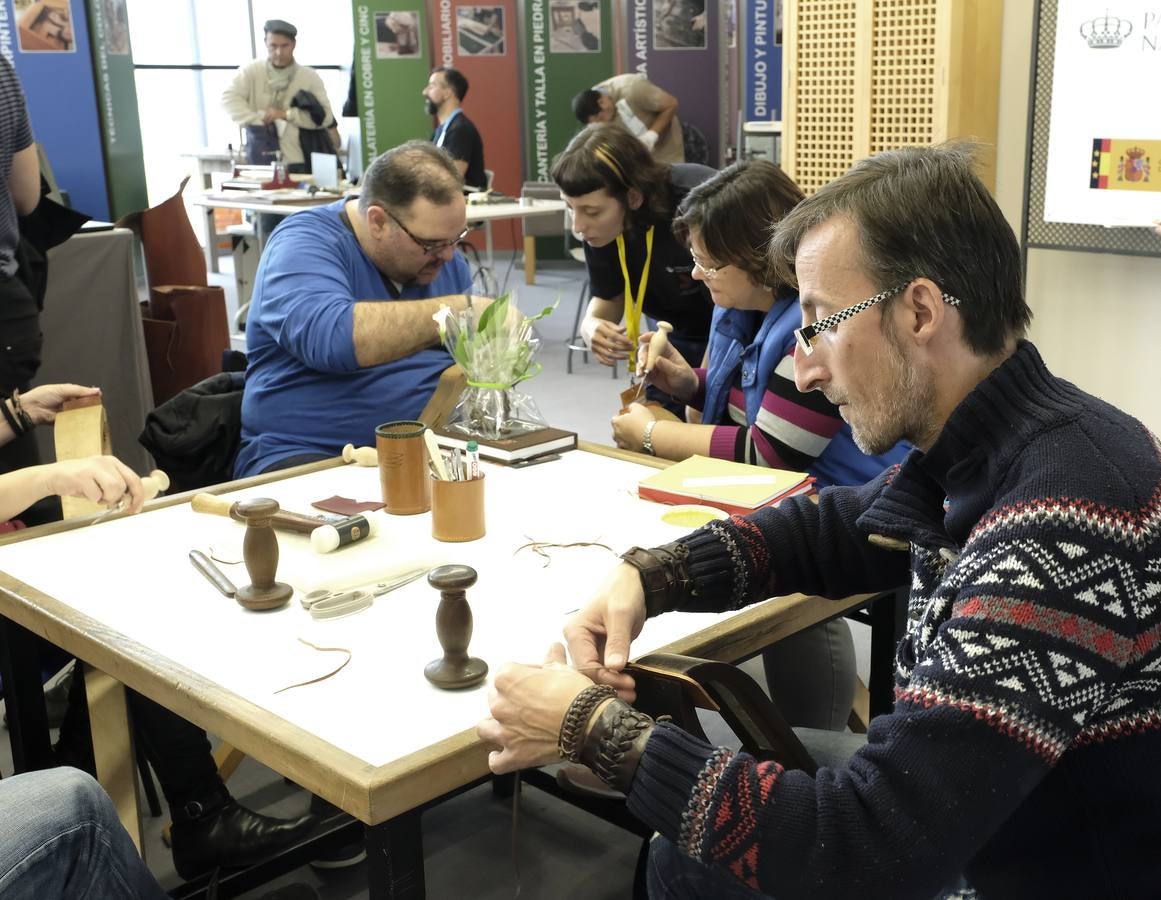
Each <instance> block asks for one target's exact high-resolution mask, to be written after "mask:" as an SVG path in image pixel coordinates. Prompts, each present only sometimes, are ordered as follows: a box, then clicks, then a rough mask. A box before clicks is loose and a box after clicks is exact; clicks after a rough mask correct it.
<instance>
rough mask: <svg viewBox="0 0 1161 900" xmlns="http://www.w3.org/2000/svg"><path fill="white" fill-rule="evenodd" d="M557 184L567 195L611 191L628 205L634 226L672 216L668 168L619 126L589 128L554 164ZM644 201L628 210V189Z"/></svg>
mask: <svg viewBox="0 0 1161 900" xmlns="http://www.w3.org/2000/svg"><path fill="white" fill-rule="evenodd" d="M551 174H552V180H553V181H555V182H556V186H557V187H559V188H560V190H561V191H562V192H563V193H564V195H565V196H566V197H583V196H584V195H585V194H591V193H592V192H593V191H599V190H602V189H603V190H606V191H608V192H609V196H611V197H613V198H614V199H615V200H617V201H619V202H620V203H621V204H622V205H623V206H624V207H625V213H626V218H627V220H628V224H629V226H630V227H642V228H647V227H649V226H650V225H660V224H661V223H663V222H668V221H669V218H670V216H672V215H673V196H672V189H671V188H670V186H669V166H667V165H664V164H662V163H659V162H657V161H656V160H654V159H653V155H652V154H651V153H650V152H649V151H648V150H646V149H645V145H644V144H642V143H641V142H640V141H639V140H637V138H635V137H634V136H633V135H632V134H631V133H630V132H629V130H628V129H627V128H625V127H624V126H623V125H621V124H620V123H616V122H608V123H604V124H594V125H589V126H588V127H587V128H584V129H583V130H582V131H581V132H580V133H579V134H578V135H577V136H576V137H574V138H573V139H572V140H571V141H569V144H568V146H567V147H565V148H564V150H562V151H561V152H560V154H558V155H557V157H556V159H554V160H553V161H552V173H551ZM630 188H636V189H637V190H638V191H639V192H640V193H641V196H642V198H643V200H644V202H643V203H642V204H641V206H640V207H638V208H637V209H629V189H630Z"/></svg>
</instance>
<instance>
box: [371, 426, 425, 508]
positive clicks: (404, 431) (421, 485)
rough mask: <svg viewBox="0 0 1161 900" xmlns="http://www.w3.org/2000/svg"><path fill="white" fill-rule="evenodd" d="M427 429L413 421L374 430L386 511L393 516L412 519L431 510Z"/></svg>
mask: <svg viewBox="0 0 1161 900" xmlns="http://www.w3.org/2000/svg"><path fill="white" fill-rule="evenodd" d="M426 430H427V426H426V425H424V424H423V423H422V422H413V421H406V422H388V423H386V424H385V425H380V426H379V427H378V428H376V429H375V447H376V449H377V451H378V453H379V483H380V485H381V486H382V488H383V508H384V509H385V510H386V511H387V512H389V513H391V514H392V515H397V516H412V515H415V514H416V513H422V512H427V511H428V510H429V509H431V488H430V487H429V484H428V482H429V478H428V475H427V446H426V444H424V441H423V432H424V431H426Z"/></svg>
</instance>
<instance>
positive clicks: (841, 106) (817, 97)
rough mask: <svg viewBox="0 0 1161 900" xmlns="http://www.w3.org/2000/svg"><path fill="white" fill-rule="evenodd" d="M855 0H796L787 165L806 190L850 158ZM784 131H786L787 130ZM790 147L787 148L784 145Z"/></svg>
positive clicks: (824, 180) (842, 168)
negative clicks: (790, 145)
mask: <svg viewBox="0 0 1161 900" xmlns="http://www.w3.org/2000/svg"><path fill="white" fill-rule="evenodd" d="M858 6H859V2H858V0H815V2H809V3H799V4H798V8H797V16H796V23H795V31H794V45H793V50H792V51H791V52H792V53H793V58H792V59H790V60H788V65H790V66H792V67H793V70H794V72H795V75H796V77H794V78H793V79H791V90H792V94H793V96H792V97H790V98H789V102H788V103H787V104H786V108H787V113H788V114H789V115H790V116H793V117H794V118H793V123H792V124H791V123H787V124H788V125H790V127H791V128H792V131H793V138H792V140H793V148H792V152H793V161H792V162H791V161H790V160H788V163H790V164H789V165H788V166H787V168H788V169H789V170H791V175H792V177H793V178H794V180H795V181H796V182H798V184H799V186H800V187H801V188H802V189H803V190H804V191H806V193H808V194H809V193H811V192H813V191H815V190H817V189H818V188H820V187H822V185H824V184H826V183H827V182H828V181H832V180H833V179H834V178H836V177H837V176H839V175H841V174H842V173H843V172H845V171H846V170H847V169H849V168H850V166H851V163H853V162H854V160H855V157H854V152H853V148H854V142H855V127H856V126H855V116H856V104H857V98H856V90H857V82H858V78H857V70H858V66H857V60H856V37H857V30H858V29H857V24H858ZM787 136H788V137H789V134H788V135H787ZM789 149H790V148H788V150H789Z"/></svg>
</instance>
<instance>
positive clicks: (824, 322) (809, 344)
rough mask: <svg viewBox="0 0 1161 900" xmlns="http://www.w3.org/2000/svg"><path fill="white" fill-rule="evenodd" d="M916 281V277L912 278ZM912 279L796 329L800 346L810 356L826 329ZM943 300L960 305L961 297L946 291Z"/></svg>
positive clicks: (881, 300) (869, 305)
mask: <svg viewBox="0 0 1161 900" xmlns="http://www.w3.org/2000/svg"><path fill="white" fill-rule="evenodd" d="M912 281H914V279H912ZM912 281H905V282H903V284H900V285H896V286H895V287H893V288H888V289H887V290H885V291H880V292H879V293H877V294H875V296H874V297H868V298H867V299H866V300H860V301H859V302H858V303H856V304H854V305H853V306H848V307H847V308H846V309H840V310H839V311H838V312H836V313H831V314H830V315H829V316H827V317H826V318H824V319H819V320H818V321H817V322H812V323H811V324H809V325H803V326H802V327H801V328H796V329H794V337H795V338H797V340H798V346H799V348H800V349H801V350H802V352H803V353H804V354H806V355H807V356H810V354H811V353H813V352H814V342H815V341H816V340H817V339H818V336H819V335H820V334H822V333H823V332H824V331H829V330H830V329H832V328H834V327H835V326H836V325H838V324H839V323H840V322H845V321H846V320H847V319H849V318H851V317H852V316H857V315H858V314H859V313H861V312H862V311H863V310H864V309H870V308H871V307H872V306H874V305H875V304H876V303H882V302H883V301H884V300H888V299H890V298H891V297H894V296H895V295H896V294H899V293H902V292H903V291H905V290H906V289H907V288H908V287H910V286H911V284H912ZM943 302H944V303H946V304H947V305H948V306H959V298H958V297H953V296H952V295H951V294H949V293H947V292H946V291H944V292H943Z"/></svg>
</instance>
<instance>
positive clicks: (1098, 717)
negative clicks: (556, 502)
mask: <svg viewBox="0 0 1161 900" xmlns="http://www.w3.org/2000/svg"><path fill="white" fill-rule="evenodd" d="M771 253H772V255H773V262H774V263H775V265H776V267H777V268H778V269H779V270H780V271H781V272H782V273H783V274H784V275H785V276H786V277H787V278H788V279H789V280H790V281H791V282H792V283H797V284H798V286H799V289H800V294H801V297H802V306H803V318H804V321H805V323H806V324H805V325H804V327H803V328H802V329H801V330H800V333H799V334H800V341H801V343H800V350H799V353H798V354H797V356H796V372H795V375H796V380H797V382H798V385H799V387H800V388H801V389H804V390H805V389H816V390H821V391H823V392H824V393H825V394H826V395H827V397H828V398H829V399H830V400H831V401H832V402H834V403H836V404H837V405H838V406H839V408H840V410H841V412H842V415H843V418H844V419H845V420H846V421H847V422H849V423H850V425H851V428H852V430H853V432H854V434H855V438H856V441H858V442H859V445H860V446H861V447H862V448H863V449H864V450H865V451H866V452H869V453H875V452H880V451H881V450H883V449H885V448H886V447H888V446H890V445H891V444H893V443H894V442H896V441H897V440H899V439H901V438H902V439H907V440H909V441H911V443H912V444H914V445H915V447H916V448H918V449H917V450H916V451H915V452H913V453H912V454H911V455H910V456H909V457H908V458H907V460H906V461H905V462H904V463H903V464H902V465H901V466H900V467H897V468H895V469H892V470H889V471H888V472H886V473H884V475H883V476H881V477H880V478H878V479H876V480H875V481H873V482H871V483H870V484H868V485H866V486H864V487H860V488H842V487H838V488H831V489H828V490H825V491H823V492H822V494H821V495H820V497H819V502H818V504H817V505H815V504H813V503H810V502H809V501H805V500H801V499H794V500H790V501H787V502H786V503H783V504H782V505H781V506H780V507H779V508H778V509H767V510H762V511H760V512H758V513H756V514H754V515H752V516H750V517H747V518H737V517H735V518H731V519H730V520H728V521H726V522H715V523H711V524H710V525H709V526H707V527H705V528H703V529H701V530H700V531H697V532H694V533H693V534H691V535H689V536H687V537H686V538H684V539H683V540H680V541H677V542H676V543H674V544H670V545H667V546H666V547H661V548H656V549H654V550H649V551H647V550H641V549H638V548H634V549H633V550H630V551H629V552H628V553H626V554H625V556H624V559H625V560H626V563H627V564H622V565H620V566H618V567H617V569H615V570H614V571H613V572H612V573H611V575H610V576H609V578H608V579H607V580H606V581H605V583H604V584H603V586H602V587H601V589H600V590H599V592H598V594H597V596H596V598H595V599H594V600H593V601H592V602H591V603H590V604H589V605H588V606H586V607H585V608H584V609H582V610H581V611H580V612H579V613H578V614H577V615H576V616H575V617H574V618H573V619H572V620H571V621H570V623H569V625H568V627H567V628H566V629H565V634H566V637H567V638H568V642H569V649H570V651H571V653H572V656H573V661H574V664H575V665H576V666H577V667H578V668H580V669H582V670H583V669H586V668H587V667H589V666H597V665H602V664H603V665H604V666H606V667H607V668H606V669H605V670H602V671H601V672H600V673H599V674H600V675H601V678H600V681H603V682H607V683H608V684H610V685H613V686H615V687H617V688H618V689H619V692H620V694H621V697H620V698H613V697H609V696H605V695H602V694H601V691H602V689H604V688H605V685H592V684H590V682H589V681H588V679H587V678H586V676H585V675H584V674H581V673H580V672H577V671H575V670H573V669H570V668H567V667H566V666H565V665H564V664H563V653H562V650H563V648H560V647H559V646H558V647H556V648H554V659H555V660H556V661H557V662H558V663H559V664H554V663H550V664H548V665H546V666H545V667H543V668H531V667H523V666H515V665H510V666H507V667H505V668H504V669H502V670H501V671H500V672H499V673H498V674H497V677H496V681H495V693H494V695H493V697H492V698H491V700H492V702H491V708H492V715H493V717H494V718H491V719H486V720H485V721H484V722H482V723H481V724H480V728H479V731H480V734H481V735H482V736H483V737H484V738H485V739H486V740H488V741H490V742H492V743H494V744H496V745H497V746H498V747H499V748H500V749H499V750H497V751H495V752H494V753H493V754H492V756H491V759H490V763H491V766H492V769H493V770H494V771H497V772H502V771H509V770H512V769H516V768H521V767H525V766H530V765H537V764H541V763H544V762H546V761H548V760H550V759H553V758H556V757H557V756H558V755H559V754H560V750H558V739H562V744H563V747H562V749H563V751H564V752H566V753H569V752H571V753H573V754H574V755H576V756H578V757H579V758H580V759H581V761H582V762H586V763H587V764H589V765H590V766H592V767H594V768H595V769H596V770H597V771H598V772H600V773H603V776H604V777H606V780H607V781H609V782H610V783H611V784H614V785H616V786H618V787H620V788H621V789H622V790H625V791H626V792H627V793H628V796H629V808H630V809H631V810H632V811H633V812H634V813H635V814H636V815H637V816H638V817H639V818H640V819H641V820H642V821H644V822H645V823H647V824H649V825H651V826H652V827H654V828H655V829H656V830H657V831H658V832H660V835H661V836H660V837H659V838H658V839H656V840H655V841H654V842H653V846H652V853H651V860H650V872H649V880H650V893H651V896H653V897H655V898H657V897H663V898H677V897H713V898H734V897H738V898H754V897H757V896H764V895H772V896H774V897H777V898H779V900H786V898H795V897H809V898H823V897H859V898H864V900H865V898H880V897H882V898H892V900H895V898H908V897H914V898H924V900H926V898H931V897H934V896H936V895H938V894H939V893H940V892H941V891H943V890H944V889H945V888H947V887H948V886H951V885H955V884H957V883H958V882H959V879H960V878H961V877H962V878H963V879H964V880H965V881H966V882H967V884H968V885H969V886H970V888H971V889H973V890H974V891H976V892H977V893H978V894H979V896H981V897H984V898H997V897H1004V898H1006V897H1034V896H1035V897H1053V898H1059V897H1078V898H1080V897H1084V898H1089V897H1121V898H1137V897H1153V896H1156V893H1157V885H1158V884H1161V853H1158V852H1157V846H1156V837H1155V835H1154V825H1155V823H1154V818H1155V811H1156V810H1157V809H1158V808H1159V806H1161V774H1159V772H1158V766H1157V759H1158V758H1161V674H1159V673H1161V445H1159V443H1158V441H1157V439H1156V438H1155V437H1153V436H1152V435H1151V434H1150V433H1149V432H1148V431H1147V430H1146V429H1145V428H1144V427H1143V426H1142V425H1141V424H1140V423H1139V422H1137V421H1136V420H1134V419H1132V418H1131V417H1129V416H1127V415H1125V414H1124V413H1122V412H1120V411H1118V410H1116V409H1114V408H1113V407H1111V406H1109V405H1107V404H1105V403H1103V402H1101V401H1100V400H1097V399H1096V398H1094V397H1092V396H1090V395H1088V394H1085V393H1084V392H1082V391H1081V390H1079V389H1078V388H1077V387H1075V386H1074V385H1072V384H1069V383H1068V382H1065V381H1062V380H1061V379H1059V378H1056V377H1054V376H1053V375H1052V374H1051V373H1050V372H1049V371H1048V370H1047V368H1046V367H1045V365H1044V363H1043V361H1042V360H1041V358H1040V355H1039V354H1038V353H1037V351H1036V349H1035V348H1034V347H1033V346H1032V345H1031V344H1029V343H1027V342H1026V341H1024V340H1023V339H1022V336H1023V333H1024V329H1025V326H1026V324H1027V322H1028V320H1029V317H1030V313H1029V310H1028V307H1027V306H1026V304H1025V302H1024V299H1023V295H1022V280H1021V271H1020V253H1019V248H1018V246H1017V243H1016V240H1015V237H1014V235H1013V234H1012V231H1011V229H1010V228H1009V226H1008V225H1007V223H1006V222H1005V221H1004V219H1003V216H1002V215H1001V213H1000V211H999V208H998V207H997V206H996V204H995V202H994V201H993V200H992V198H991V197H990V196H989V194H988V193H987V190H986V189H985V188H984V186H983V185H982V184H981V183H980V182H979V180H978V179H977V178H976V177H975V176H974V175H973V174H972V173H971V160H970V154H969V153H968V152H967V151H966V150H964V149H962V148H947V147H944V148H909V149H905V150H898V151H892V152H888V153H884V154H881V155H879V156H876V157H872V158H870V159H867V160H864V161H863V162H861V163H859V164H857V165H856V166H855V167H854V168H852V170H851V171H850V172H849V173H847V175H845V176H843V177H842V178H840V179H838V180H837V181H835V182H833V183H832V184H830V185H828V186H827V187H825V188H823V189H822V190H820V191H819V192H818V193H816V194H815V195H813V196H812V197H810V198H808V199H807V200H805V201H803V203H802V204H801V205H800V206H799V207H798V208H796V209H795V210H794V211H793V212H792V213H790V214H789V215H788V216H787V217H786V218H785V219H784V220H783V221H782V223H781V224H780V225H779V227H778V230H777V233H776V235H775V238H774V240H773V243H772V245H771ZM862 298H867V299H866V300H863V299H862ZM852 304H853V305H852ZM908 551H909V552H908ZM908 565H910V574H911V584H912V590H911V600H910V609H909V625H908V630H907V634H906V635H905V637H904V639H903V641H902V642H901V644H900V646H899V650H898V656H897V671H896V702H895V707H894V710H893V711H892V712H891V713H890V714H886V715H882V716H879V717H878V718H876V719H875V720H874V721H873V722H872V724H871V727H870V731H869V733H868V734H867V737H866V743H865V745H863V746H861V747H860V748H858V749H857V750H856V751H855V752H854V754H853V755H852V756H850V758H849V759H847V760H844V761H841V762H840V763H839V764H836V765H834V766H826V765H824V766H822V767H820V768H819V770H818V772H817V774H816V775H814V776H813V777H811V776H808V775H807V774H806V773H805V772H802V771H786V770H783V768H782V767H781V766H779V765H778V764H777V763H775V762H756V761H755V760H754V759H752V758H750V757H748V756H746V755H745V754H741V753H733V752H731V751H728V750H723V749H717V748H714V747H711V746H709V745H707V744H705V743H704V742H702V741H699V740H696V739H694V738H693V737H691V736H689V735H688V734H686V733H684V732H682V731H680V730H679V729H677V728H675V727H673V726H672V725H671V724H668V723H656V724H654V723H653V722H652V721H651V720H650V719H648V717H646V716H643V715H641V714H640V713H637V712H636V711H634V710H633V709H632V708H631V707H630V706H628V704H627V703H626V702H625V700H626V699H629V700H631V699H632V689H633V684H632V681H631V679H630V678H628V677H627V676H626V675H624V673H622V672H620V669H621V668H622V667H623V665H624V663H625V660H626V659H627V657H628V651H629V642H630V640H631V638H633V637H635V636H636V635H637V634H638V633H639V631H640V629H641V627H642V624H643V622H644V620H645V618H646V617H647V616H653V615H658V614H660V613H663V612H665V611H668V610H678V609H680V610H710V609H714V610H721V609H728V608H732V607H737V606H741V605H743V604H746V603H751V602H754V601H757V600H760V599H762V598H764V597H767V596H770V595H778V594H787V593H791V592H793V591H804V592H807V593H817V594H822V595H824V596H828V597H841V596H843V595H845V594H850V593H854V592H856V591H860V590H874V589H877V588H880V587H886V586H889V585H891V584H894V583H896V582H898V581H899V579H900V577H901V576H903V575H905V574H906V570H907V567H908ZM574 702H575V705H574ZM562 723H563V724H564V725H565V726H568V727H565V728H564V729H563V731H561V726H562ZM807 746H808V747H809V746H811V745H810V743H809V740H808V741H807Z"/></svg>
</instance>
